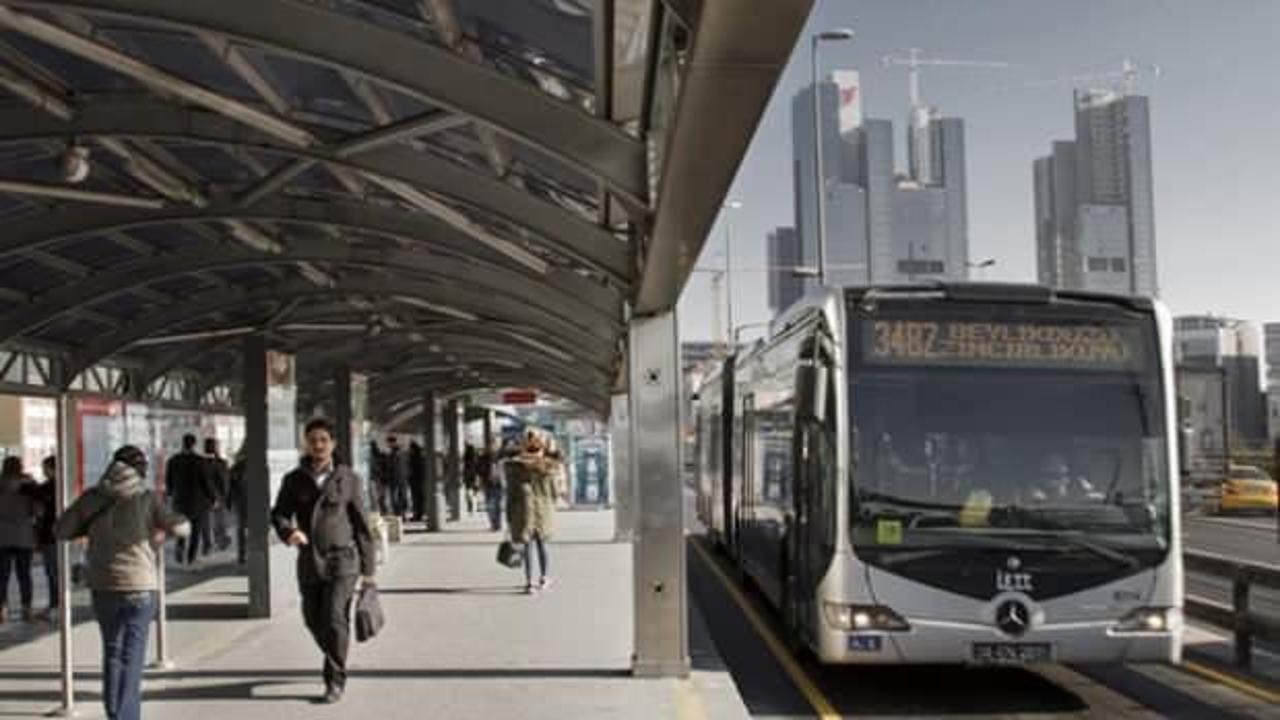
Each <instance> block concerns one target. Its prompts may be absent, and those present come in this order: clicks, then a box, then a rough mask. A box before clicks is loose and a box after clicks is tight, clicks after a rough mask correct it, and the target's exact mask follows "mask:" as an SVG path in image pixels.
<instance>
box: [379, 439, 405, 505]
mask: <svg viewBox="0 0 1280 720" xmlns="http://www.w3.org/2000/svg"><path fill="white" fill-rule="evenodd" d="M384 467H385V469H386V476H387V490H388V491H389V492H390V494H391V508H390V509H391V512H392V513H393V514H394V515H396V516H397V517H404V516H405V513H406V512H408V510H409V498H408V490H409V455H408V454H407V453H406V452H405V451H404V449H403V448H401V447H400V444H399V443H398V442H397V441H396V436H395V435H388V436H387V455H386V463H385V465H384Z"/></svg>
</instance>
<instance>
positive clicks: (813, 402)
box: [796, 362, 828, 423]
mask: <svg viewBox="0 0 1280 720" xmlns="http://www.w3.org/2000/svg"><path fill="white" fill-rule="evenodd" d="M797 373H798V376H797V378H796V380H797V382H796V385H797V388H796V390H797V392H796V400H797V401H798V404H797V411H798V413H799V415H800V416H801V417H802V418H804V419H807V420H813V421H815V422H818V423H822V422H825V421H826V419H827V382H828V379H827V376H828V372H827V368H826V367H824V366H822V365H819V364H816V363H812V362H810V363H805V364H803V365H801V366H800V369H799V370H798V371H797Z"/></svg>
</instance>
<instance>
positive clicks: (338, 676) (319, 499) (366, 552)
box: [271, 418, 376, 703]
mask: <svg viewBox="0 0 1280 720" xmlns="http://www.w3.org/2000/svg"><path fill="white" fill-rule="evenodd" d="M306 446H307V456H306V457H305V458H304V459H303V462H302V463H301V464H300V465H299V467H298V468H297V469H296V470H293V471H292V472H290V473H289V474H288V475H286V476H285V477H284V481H283V482H282V483H281V485H280V491H279V493H278V494H277V495H276V501H275V505H274V506H273V507H272V508H271V524H272V525H273V526H274V527H275V530H276V534H277V535H279V536H280V539H281V540H282V541H284V542H285V543H286V544H287V545H290V546H291V547H294V548H297V550H298V565H297V572H298V588H299V591H300V593H301V595H302V616H303V619H304V621H305V622H306V625H307V629H308V630H310V631H311V636H312V637H313V638H314V639H315V641H316V644H317V645H319V646H320V650H321V652H323V653H324V684H325V693H324V696H323V697H322V698H321V700H322V702H325V703H336V702H338V701H339V700H340V699H342V693H343V690H344V689H345V687H346V681H347V648H348V646H349V644H350V636H351V600H352V596H353V595H354V593H355V590H356V580H357V577H362V578H363V581H364V582H365V583H366V584H372V583H373V574H374V568H375V567H376V565H375V558H374V542H373V533H372V532H371V531H370V529H369V520H368V518H367V517H366V516H365V511H364V507H363V501H362V498H363V492H364V490H363V488H362V482H361V479H360V476H359V475H357V474H356V473H355V471H353V470H352V469H351V468H350V467H349V466H346V465H338V464H336V463H335V462H334V458H333V447H334V432H333V424H332V423H331V422H330V421H328V420H326V419H323V418H317V419H315V420H312V421H311V422H309V423H307V425H306Z"/></svg>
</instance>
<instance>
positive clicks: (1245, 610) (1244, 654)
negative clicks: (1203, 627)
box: [1182, 550, 1280, 668]
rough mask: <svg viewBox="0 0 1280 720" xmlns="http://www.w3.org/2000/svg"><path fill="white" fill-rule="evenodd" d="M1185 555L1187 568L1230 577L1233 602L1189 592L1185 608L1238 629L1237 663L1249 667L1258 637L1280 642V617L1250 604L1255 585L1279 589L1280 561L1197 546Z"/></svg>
mask: <svg viewBox="0 0 1280 720" xmlns="http://www.w3.org/2000/svg"><path fill="white" fill-rule="evenodd" d="M1182 557H1183V567H1184V568H1185V570H1186V571H1187V572H1194V573H1199V574H1202V575H1208V576H1211V577H1216V578H1221V579H1224V580H1230V581H1231V604H1230V605H1226V604H1223V603H1220V602H1215V601H1213V600H1207V599H1205V598H1199V597H1195V596H1193V595H1187V596H1186V598H1185V599H1184V601H1183V608H1184V612H1186V614H1187V616H1188V617H1192V618H1195V619H1197V620H1203V621H1204V622H1207V623H1209V624H1211V625H1216V626H1218V627H1222V628H1228V629H1231V630H1233V631H1234V632H1235V659H1236V664H1237V665H1239V666H1240V667H1242V668H1248V667H1250V666H1251V665H1252V664H1253V641H1254V639H1255V638H1257V639H1260V640H1266V641H1269V642H1280V618H1275V617H1265V616H1263V615H1261V614H1259V613H1257V612H1255V611H1253V610H1251V609H1250V608H1249V593H1250V590H1251V589H1252V588H1255V587H1265V588H1270V589H1272V590H1280V565H1272V564H1268V563H1255V562H1245V561H1241V560H1233V559H1231V558H1229V557H1224V556H1222V555H1215V554H1213V553H1207V552H1199V551H1196V550H1187V551H1185V552H1184V553H1183V556H1182Z"/></svg>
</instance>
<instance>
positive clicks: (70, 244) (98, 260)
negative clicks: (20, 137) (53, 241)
mask: <svg viewBox="0 0 1280 720" xmlns="http://www.w3.org/2000/svg"><path fill="white" fill-rule="evenodd" d="M49 250H50V252H53V253H54V254H56V255H59V256H61V257H64V258H66V259H68V260H74V261H76V262H81V263H84V264H86V265H89V266H92V267H94V268H104V267H110V266H112V265H117V264H120V263H125V262H129V261H130V260H137V259H138V256H137V255H136V254H134V253H133V252H131V251H130V250H128V249H127V248H125V247H124V246H122V245H119V244H118V243H114V242H112V241H111V240H109V239H108V238H104V237H81V238H74V239H71V240H65V241H63V242H61V243H58V244H57V245H54V246H53V247H51V248H49Z"/></svg>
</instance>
